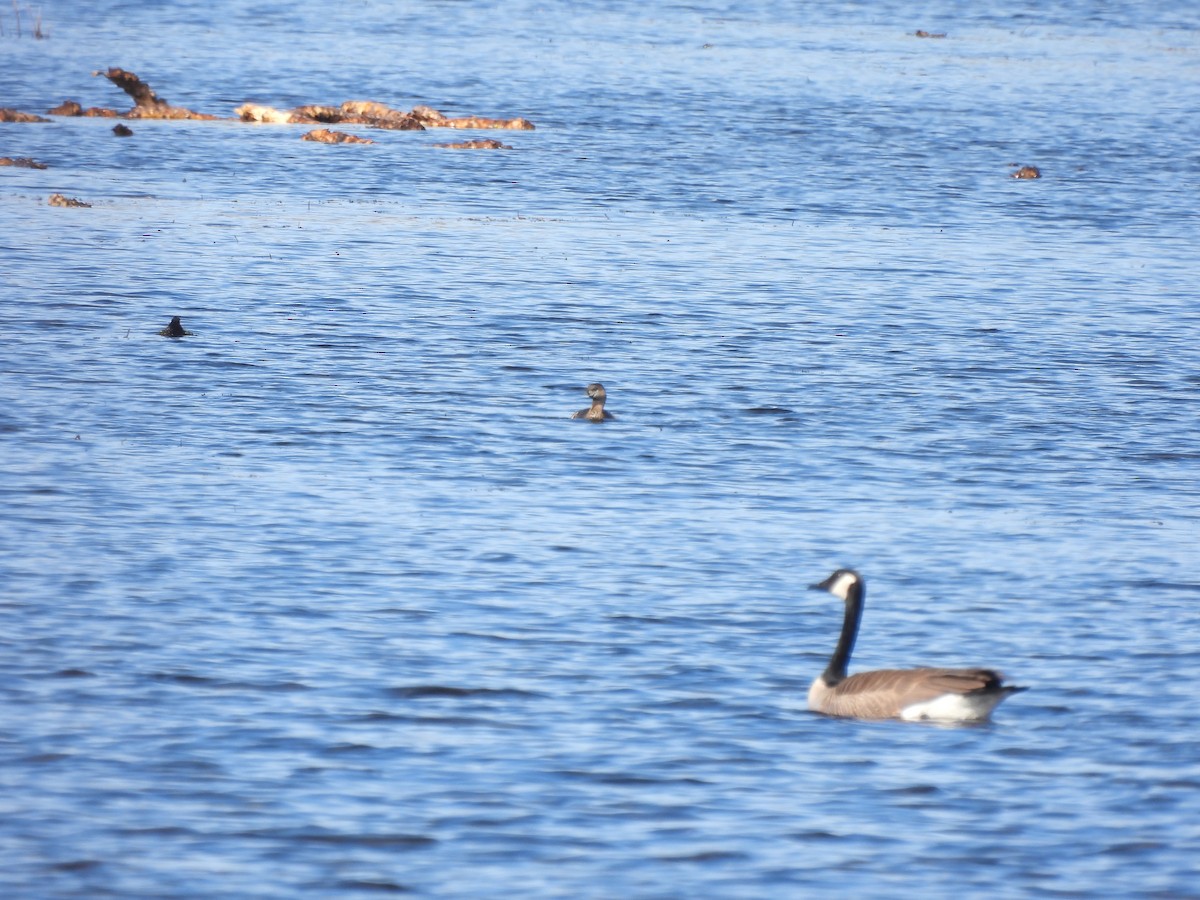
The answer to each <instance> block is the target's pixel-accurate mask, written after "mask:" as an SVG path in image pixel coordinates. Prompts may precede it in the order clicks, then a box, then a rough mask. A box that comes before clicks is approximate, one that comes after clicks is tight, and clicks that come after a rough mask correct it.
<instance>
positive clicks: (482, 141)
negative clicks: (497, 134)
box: [433, 138, 512, 150]
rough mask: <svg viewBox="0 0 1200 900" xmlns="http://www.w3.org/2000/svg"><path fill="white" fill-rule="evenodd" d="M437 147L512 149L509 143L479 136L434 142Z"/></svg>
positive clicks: (450, 148) (454, 148)
mask: <svg viewBox="0 0 1200 900" xmlns="http://www.w3.org/2000/svg"><path fill="white" fill-rule="evenodd" d="M433 146H435V147H445V148H447V149H449V150H511V149H512V147H510V146H509V145H508V144H502V143H500V141H497V140H495V139H494V138H479V139H478V140H474V141H454V142H452V143H449V144H434V145H433Z"/></svg>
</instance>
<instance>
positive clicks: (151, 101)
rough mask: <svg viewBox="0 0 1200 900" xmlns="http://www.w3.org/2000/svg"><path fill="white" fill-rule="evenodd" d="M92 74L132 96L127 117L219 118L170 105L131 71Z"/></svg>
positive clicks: (120, 70)
mask: <svg viewBox="0 0 1200 900" xmlns="http://www.w3.org/2000/svg"><path fill="white" fill-rule="evenodd" d="M92 74H93V75H103V76H104V77H105V78H107V79H108V80H109V81H111V82H112V83H113V84H115V85H116V86H117V87H119V88H120V89H121V90H123V91H124V92H125V93H127V94H128V95H129V96H130V97H132V98H133V103H134V106H133V109H131V110H129V112H127V113H125V117H126V118H129V119H207V120H212V119H216V118H219V117H218V116H213V115H209V114H208V113H198V112H193V111H192V110H190V109H185V108H184V107H182V106H172V105H171V104H170V103H168V102H167V101H165V100H163V99H161V98H160V97H159V96H158V95H157V94H155V93H154V91H153V90H151V89H150V85H148V84H146V82H144V81H142V79H140V78H138V77H137V76H136V75H134V74H133V73H132V72H126V71H125V70H124V69H118V68H115V67H113V68H110V69H109V70H108V71H107V72H93V73H92Z"/></svg>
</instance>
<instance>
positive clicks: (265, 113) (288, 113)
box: [234, 103, 319, 125]
mask: <svg viewBox="0 0 1200 900" xmlns="http://www.w3.org/2000/svg"><path fill="white" fill-rule="evenodd" d="M234 112H235V113H237V117H238V118H239V119H241V120H242V121H243V122H262V123H264V124H267V125H317V124H319V123H318V121H317V120H316V119H314V118H313V117H312V116H306V115H303V114H301V113H299V112H296V111H294V110H290V109H276V108H275V107H273V106H263V105H261V104H258V103H243V104H242V105H241V106H239V107H238V108H237V109H235V110H234Z"/></svg>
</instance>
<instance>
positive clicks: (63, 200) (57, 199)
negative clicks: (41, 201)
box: [50, 194, 92, 209]
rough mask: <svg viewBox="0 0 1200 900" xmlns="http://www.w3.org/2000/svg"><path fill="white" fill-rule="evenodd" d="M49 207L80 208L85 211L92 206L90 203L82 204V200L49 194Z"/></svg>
mask: <svg viewBox="0 0 1200 900" xmlns="http://www.w3.org/2000/svg"><path fill="white" fill-rule="evenodd" d="M50 205H51V206H72V207H81V208H85V209H91V206H92V204H90V203H84V202H83V201H82V200H76V199H75V198H74V197H67V196H64V195H63V194H51V195H50Z"/></svg>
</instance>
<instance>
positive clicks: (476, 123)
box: [438, 116, 534, 131]
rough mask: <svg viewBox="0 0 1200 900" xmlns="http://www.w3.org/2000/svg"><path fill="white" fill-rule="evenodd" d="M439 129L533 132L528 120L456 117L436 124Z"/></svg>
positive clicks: (531, 124)
mask: <svg viewBox="0 0 1200 900" xmlns="http://www.w3.org/2000/svg"><path fill="white" fill-rule="evenodd" d="M438 127H439V128H504V129H507V130H509V131H533V130H534V128H533V123H532V122H530V121H529V120H528V119H489V118H488V117H487V116H456V117H454V118H451V119H445V120H443V121H442V122H439V123H438Z"/></svg>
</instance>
